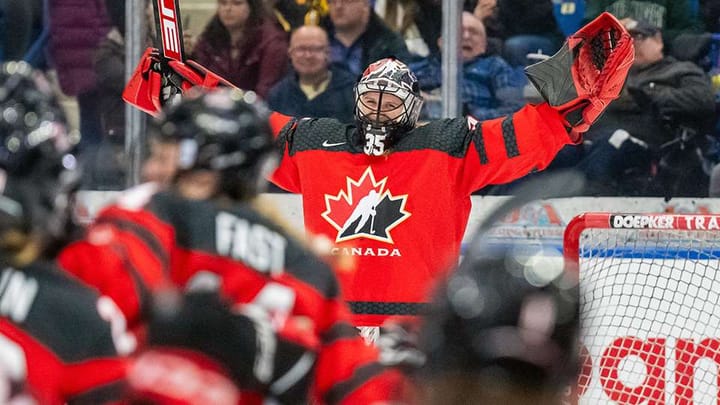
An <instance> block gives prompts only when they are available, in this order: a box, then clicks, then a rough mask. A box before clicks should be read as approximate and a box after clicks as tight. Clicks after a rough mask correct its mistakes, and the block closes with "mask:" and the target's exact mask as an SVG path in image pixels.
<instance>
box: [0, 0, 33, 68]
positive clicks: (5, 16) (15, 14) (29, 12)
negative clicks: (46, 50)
mask: <svg viewBox="0 0 720 405" xmlns="http://www.w3.org/2000/svg"><path fill="white" fill-rule="evenodd" d="M42 29H43V0H25V1H10V0H4V1H2V2H0V61H11V60H23V58H24V57H25V55H26V53H27V52H28V50H29V49H30V47H31V46H32V44H33V41H34V40H35V39H37V37H38V35H39V34H40V32H41V31H42Z"/></svg>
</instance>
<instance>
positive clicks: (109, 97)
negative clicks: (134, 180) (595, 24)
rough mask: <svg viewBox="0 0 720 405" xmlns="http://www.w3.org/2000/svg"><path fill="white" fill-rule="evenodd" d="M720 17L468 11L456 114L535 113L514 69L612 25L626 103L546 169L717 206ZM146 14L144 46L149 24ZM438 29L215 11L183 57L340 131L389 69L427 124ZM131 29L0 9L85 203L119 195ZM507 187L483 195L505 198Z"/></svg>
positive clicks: (471, 2)
mask: <svg viewBox="0 0 720 405" xmlns="http://www.w3.org/2000/svg"><path fill="white" fill-rule="evenodd" d="M719 4H720V3H719V2H717V1H710V0H707V1H698V0H676V1H662V0H658V1H629V0H584V1H560V0H557V1H556V0H547V1H509V0H466V1H464V3H463V10H464V11H463V14H462V17H461V18H462V23H461V30H460V35H461V38H460V41H459V46H460V48H461V49H460V52H461V57H462V67H461V71H462V83H461V86H460V88H459V89H458V92H459V93H460V94H459V95H458V97H459V100H460V106H461V108H462V113H463V114H464V115H469V116H473V117H475V118H477V119H478V120H485V119H490V118H496V117H500V116H503V115H505V114H508V113H511V112H514V111H517V110H518V109H520V107H521V106H522V105H523V104H524V103H526V102H536V101H539V99H538V94H537V92H536V91H535V90H534V88H533V87H532V85H530V84H529V83H528V80H527V77H526V76H525V74H524V68H525V67H526V66H528V65H529V64H532V63H535V62H537V61H539V60H542V59H544V58H547V56H548V55H552V54H554V53H555V52H557V51H558V50H559V49H560V47H561V46H562V44H563V41H564V39H565V37H566V36H567V35H568V34H570V33H572V32H573V31H574V30H576V29H577V28H579V27H580V26H581V24H582V23H584V22H587V21H589V20H591V19H592V18H594V17H596V16H597V15H599V14H600V13H601V12H602V11H609V12H611V13H612V14H613V15H615V16H616V17H617V18H618V19H622V21H623V22H624V23H625V24H626V27H627V28H628V29H630V30H631V32H632V33H633V36H634V39H635V46H636V51H637V56H636V59H635V66H634V67H633V69H632V73H631V75H630V78H629V80H628V83H627V86H626V88H625V90H624V91H623V96H622V100H621V102H618V103H616V105H615V106H613V108H611V109H610V110H609V111H607V113H606V114H605V116H604V117H603V119H602V120H601V122H600V123H599V124H598V125H596V126H595V127H594V128H593V130H592V131H591V132H590V133H589V134H587V136H586V137H585V139H584V142H583V143H582V144H580V145H573V146H568V147H567V148H566V149H565V150H563V151H562V152H561V153H560V154H559V156H558V157H557V158H556V160H555V161H554V162H553V163H552V164H551V166H550V170H552V169H557V168H566V167H576V168H579V169H580V170H582V171H583V172H584V173H586V175H587V177H588V179H589V180H590V181H591V182H593V184H595V185H596V186H595V187H594V188H592V190H593V191H592V193H594V194H595V195H611V196H664V197H666V198H670V197H673V196H696V197H704V196H718V195H720V167H718V166H717V163H718V162H720V142H719V141H718V137H719V136H720V125H718V120H717V117H716V107H717V104H718V103H717V102H716V100H717V94H718V91H720V89H719V87H720V85H719V84H718V83H720V63H719V62H718V59H719V58H720V56H719V55H720V52H719V51H718V49H719V48H720V37H718V35H720V26H719V25H720V23H718V20H719V16H720V5H719ZM147 6H148V13H147V17H148V20H147V24H146V25H147V27H148V30H147V45H148V46H150V45H152V44H153V41H154V40H155V39H154V35H153V30H154V21H153V17H152V9H151V7H152V6H151V4H150V3H149V2H148V3H147ZM188 14H191V12H189V13H188ZM441 14H442V2H441V1H440V0H303V1H298V0H218V1H217V9H216V12H215V13H213V15H212V16H211V17H210V19H209V20H208V21H207V22H206V24H205V25H204V27H203V28H202V29H201V30H199V32H193V33H190V32H187V33H186V35H185V48H186V52H187V53H188V55H189V56H190V57H191V58H192V59H193V60H195V61H197V62H199V63H200V64H202V65H203V66H205V67H207V68H209V69H210V70H212V71H213V72H215V73H217V74H219V75H220V76H222V77H224V78H226V79H227V80H229V81H230V82H231V83H233V84H234V85H236V86H238V87H239V88H242V89H246V90H253V91H255V92H256V93H257V94H258V95H260V96H261V97H262V98H263V99H265V100H267V102H268V104H269V106H270V108H271V109H272V110H274V111H278V112H281V113H284V114H287V115H291V116H308V117H333V118H337V119H339V120H341V121H344V122H352V119H353V108H354V104H353V86H354V84H355V82H356V80H357V77H358V75H359V74H360V73H361V70H362V69H363V68H364V67H365V66H367V65H368V64H369V63H370V62H372V61H375V60H378V59H380V58H383V57H388V56H395V57H397V58H399V59H400V60H402V61H404V62H406V63H408V64H409V66H410V67H411V69H412V70H413V71H414V72H415V74H416V75H417V76H418V79H419V81H420V86H421V90H422V94H423V96H424V99H425V103H424V106H423V110H422V112H421V115H420V119H421V121H427V120H432V119H437V118H440V117H441V116H442V99H441V94H440V92H441V86H442V67H441V62H440V61H441V57H440V56H441V52H442V43H443V41H442V38H441V31H442V27H441V19H440V18H439V16H440V15H441ZM186 21H187V19H186ZM125 27H126V25H125V2H124V1H119V0H92V1H87V2H82V3H80V2H74V1H70V0H33V1H5V2H3V4H2V8H0V38H2V42H1V43H0V58H1V59H2V60H20V59H23V60H26V61H27V62H29V63H31V64H32V65H33V66H34V67H36V68H39V69H42V70H44V71H46V72H48V73H49V75H50V77H51V79H53V83H54V84H55V85H56V91H57V92H58V94H60V95H61V96H62V97H63V100H64V101H65V104H66V105H68V106H76V108H74V109H73V108H71V109H70V110H69V111H72V112H74V113H72V114H70V117H71V126H72V127H73V128H74V129H75V130H76V132H75V133H74V137H75V138H76V139H77V141H78V147H79V149H80V150H81V151H82V156H83V158H84V159H85V160H86V161H87V162H88V164H89V165H91V166H92V167H94V168H95V169H94V170H92V171H91V174H88V175H87V177H88V178H87V179H86V182H85V184H84V187H86V188H89V189H96V190H102V189H122V188H124V186H125V185H126V181H125V167H127V162H126V160H125V158H124V144H125V140H124V131H125V129H124V125H125V124H124V123H125V121H124V103H123V101H122V100H121V98H120V94H121V92H122V89H123V87H124V81H125V79H124V77H125V76H124V75H125V65H124V60H125V55H124V54H125V44H124V30H125ZM716 33H718V35H714V34H716ZM193 34H195V35H193ZM714 169H715V171H713V170H714ZM514 186H515V185H514V184H510V185H504V186H500V187H488V188H485V189H483V190H478V191H477V193H478V194H511V193H512V189H513V187H514Z"/></svg>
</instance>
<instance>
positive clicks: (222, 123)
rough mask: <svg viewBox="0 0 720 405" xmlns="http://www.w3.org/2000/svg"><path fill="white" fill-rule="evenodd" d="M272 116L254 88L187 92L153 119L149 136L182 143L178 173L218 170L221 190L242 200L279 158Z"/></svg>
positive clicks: (251, 193) (259, 187) (262, 181)
mask: <svg viewBox="0 0 720 405" xmlns="http://www.w3.org/2000/svg"><path fill="white" fill-rule="evenodd" d="M268 114H269V111H268V110H267V108H266V107H265V105H264V104H263V103H262V102H261V101H259V100H258V99H257V97H256V96H255V94H254V93H252V92H248V93H243V92H241V91H239V90H235V89H229V88H221V89H217V90H214V91H210V92H202V91H195V92H188V93H187V94H186V95H185V96H184V97H183V98H182V100H181V101H180V102H179V103H178V104H177V105H174V106H172V107H170V108H169V109H168V110H167V111H166V112H165V114H164V115H163V116H161V117H160V118H159V119H157V120H155V121H153V123H152V124H151V127H150V135H151V136H156V137H158V138H159V139H161V140H163V141H174V142H177V143H178V144H179V147H180V150H179V158H178V160H179V161H178V169H179V171H180V172H182V171H189V170H210V171H215V172H219V173H220V174H221V185H220V187H221V190H220V192H221V193H223V194H226V195H227V196H229V197H231V198H233V199H236V200H244V199H249V198H252V197H254V196H255V195H256V194H257V193H258V192H260V191H262V187H263V186H264V185H265V184H266V177H267V175H268V174H269V173H270V171H271V170H273V169H274V168H275V166H276V164H277V161H278V157H277V155H276V153H275V147H274V140H273V137H272V134H271V131H270V127H269V123H268V119H267V117H268Z"/></svg>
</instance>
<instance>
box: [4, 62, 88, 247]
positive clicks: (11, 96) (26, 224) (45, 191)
mask: <svg viewBox="0 0 720 405" xmlns="http://www.w3.org/2000/svg"><path fill="white" fill-rule="evenodd" d="M72 146H73V145H72V142H71V140H70V137H69V136H68V131H67V125H66V121H65V116H64V114H63V112H62V110H61V109H60V107H59V104H58V102H57V99H56V97H55V96H54V94H53V92H52V90H51V87H50V85H49V83H48V81H47V80H46V79H45V77H44V76H43V75H42V73H40V72H39V71H36V70H34V69H33V68H32V67H31V66H30V65H28V64H26V63H24V62H7V63H4V64H3V65H2V66H1V67H0V192H1V193H2V195H0V244H2V247H1V248H0V249H2V250H3V251H4V252H3V253H5V254H7V253H8V252H7V250H8V249H11V248H10V247H9V246H8V245H7V240H6V237H7V235H8V232H9V231H20V233H21V234H24V235H29V234H34V235H36V236H39V237H41V238H42V240H43V242H50V241H57V240H58V239H59V238H65V237H66V236H67V235H68V232H69V230H70V228H69V225H70V223H71V221H70V219H71V216H70V210H71V204H70V202H71V199H72V192H73V191H75V190H76V189H77V187H78V185H79V178H80V176H79V170H76V169H77V162H76V159H75V157H74V156H73V155H71V154H70V153H69V152H70V149H71V147H72ZM14 234H15V235H16V236H17V233H14ZM18 243H19V242H18ZM45 247H47V245H46V246H45ZM5 256H6V255H5ZM6 257H7V256H6Z"/></svg>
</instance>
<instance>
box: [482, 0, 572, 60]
mask: <svg viewBox="0 0 720 405" xmlns="http://www.w3.org/2000/svg"><path fill="white" fill-rule="evenodd" d="M480 3H481V2H478V4H480ZM483 22H484V23H485V25H486V27H487V35H488V36H489V37H492V38H501V39H502V41H503V44H502V56H503V57H504V58H505V60H506V61H507V62H508V63H509V64H510V65H511V66H516V67H517V66H526V65H528V64H531V63H534V62H536V61H534V60H532V59H528V58H527V55H528V54H530V53H538V51H539V52H541V53H543V54H545V55H552V54H554V53H555V52H556V51H557V50H558V49H560V45H562V43H563V39H564V36H563V34H562V32H561V31H560V28H559V27H558V24H557V20H556V19H555V14H553V4H552V1H551V0H498V1H497V12H496V13H494V14H492V15H490V16H488V17H486V18H485V20H484V21H483Z"/></svg>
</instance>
